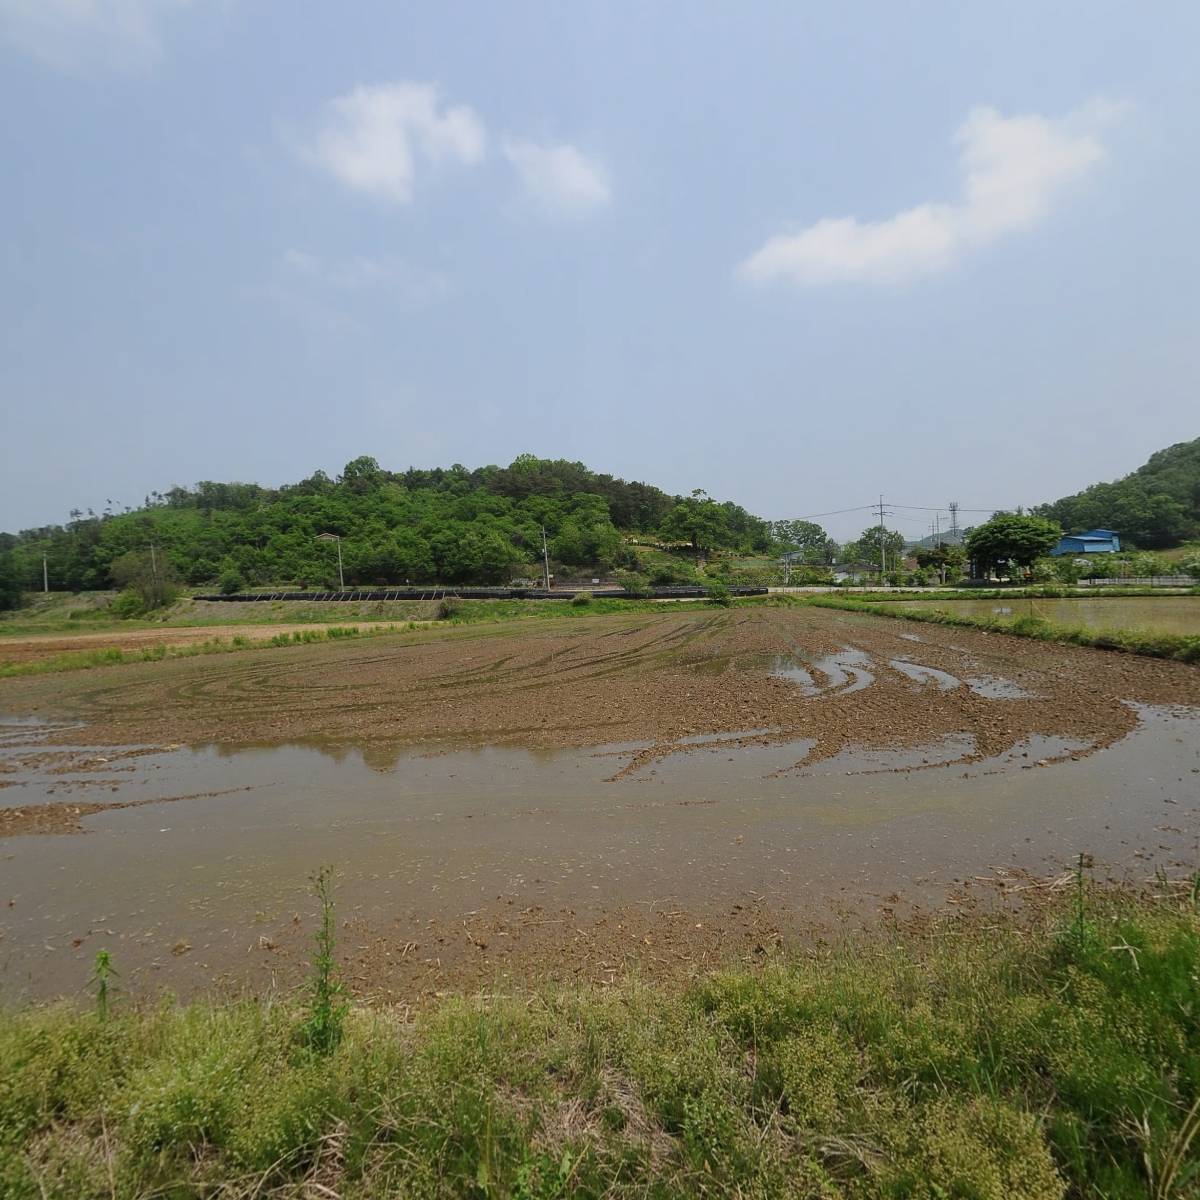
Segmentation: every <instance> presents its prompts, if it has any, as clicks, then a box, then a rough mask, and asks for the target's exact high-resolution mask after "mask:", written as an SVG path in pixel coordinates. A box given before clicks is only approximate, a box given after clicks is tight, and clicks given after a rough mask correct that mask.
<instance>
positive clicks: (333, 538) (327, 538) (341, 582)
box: [317, 533, 346, 592]
mask: <svg viewBox="0 0 1200 1200" xmlns="http://www.w3.org/2000/svg"><path fill="white" fill-rule="evenodd" d="M317 541H318V542H337V555H338V587H339V588H340V589H341V590H342V591H343V592H344V591H345V590H346V577H345V575H343V574H342V539H341V537H340V536H339V535H338V534H336V533H318V534H317Z"/></svg>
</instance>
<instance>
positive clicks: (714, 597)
mask: <svg viewBox="0 0 1200 1200" xmlns="http://www.w3.org/2000/svg"><path fill="white" fill-rule="evenodd" d="M704 591H705V595H707V596H708V602H709V604H713V605H715V606H716V607H717V608H728V607H729V606H730V605H731V604H732V603H733V593H732V592H731V591H730V590H729V589H728V588H727V587H726V586H725V585H724V584H723V583H710V584H709V585H708V587H707V588H705V589H704Z"/></svg>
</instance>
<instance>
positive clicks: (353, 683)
mask: <svg viewBox="0 0 1200 1200" xmlns="http://www.w3.org/2000/svg"><path fill="white" fill-rule="evenodd" d="M614 626H615V627H614ZM914 629H916V630H919V633H915V632H913V630H914ZM789 661H790V662H792V663H793V664H795V665H794V667H793V669H792V671H791V672H790V674H792V676H793V677H792V678H788V677H787V674H788V673H789V672H786V671H785V672H781V670H780V668H779V664H780V663H781V662H784V663H786V662H789ZM797 672H798V673H799V674H798V675H797ZM797 678H800V679H801V680H806V681H807V682H804V683H798V682H797ZM984 679H987V680H992V681H994V682H995V683H996V685H997V686H998V687H999V689H1000V694H999V695H995V694H993V695H985V694H980V693H979V691H977V690H976V688H975V686H974V685H975V684H978V683H979V682H981V680H984ZM1005 689H1007V694H1005ZM1131 702H1132V703H1150V704H1164V703H1166V704H1181V705H1189V706H1191V705H1197V704H1200V671H1197V670H1196V668H1195V667H1193V666H1187V665H1184V664H1177V663H1170V662H1161V661H1156V660H1151V659H1145V658H1135V657H1133V656H1127V655H1117V654H1111V653H1105V652H1103V651H1096V650H1088V649H1084V648H1080V647H1073V646H1057V645H1049V644H1046V643H1039V642H1031V641H1028V640H1025V639H1020V638H1016V637H1009V636H1006V635H1003V634H988V633H982V632H975V631H972V630H962V629H949V628H941V627H937V626H929V625H917V626H910V625H909V624H908V623H906V622H902V621H884V620H880V619H878V618H874V617H869V616H859V615H857V614H844V613H839V612H834V611H831V610H825V609H815V608H814V609H774V608H768V607H763V608H739V609H733V610H729V611H720V612H715V613H714V612H712V611H711V610H688V611H686V612H672V613H669V614H661V615H660V614H657V613H656V614H653V615H649V616H647V615H644V614H638V615H636V616H630V617H624V616H621V617H597V618H583V619H570V620H563V621H555V622H546V623H540V622H539V623H538V625H537V626H532V625H527V626H519V625H515V626H507V627H506V626H499V627H489V628H487V629H486V630H480V629H479V628H478V627H465V628H457V629H450V630H445V631H441V630H438V631H436V632H433V631H428V632H427V631H421V632H419V633H415V634H414V633H409V634H398V635H396V636H395V637H394V638H393V637H390V636H385V637H383V638H381V639H379V640H373V641H372V643H370V644H369V645H365V644H361V643H358V644H355V643H353V642H347V643H334V644H317V645H311V646H304V645H302V646H296V647H288V648H284V649H280V650H277V651H274V652H272V654H270V655H269V656H267V655H261V654H255V653H247V654H245V655H239V654H236V653H234V654H229V655H223V656H221V658H220V659H219V660H214V659H182V660H176V661H165V662H160V663H148V664H135V665H131V666H121V667H114V668H101V669H98V670H94V671H89V672H87V673H86V674H84V673H79V674H65V675H58V676H53V677H42V678H32V679H14V680H7V681H3V682H2V683H0V711H3V712H11V713H13V714H15V715H22V716H25V715H29V714H31V713H36V714H38V715H39V716H44V717H46V718H53V719H60V718H65V719H67V720H70V721H72V722H78V723H79V727H72V728H70V729H64V730H60V731H58V732H56V733H52V734H51V735H49V737H48V739H47V740H48V742H49V743H50V744H53V743H55V742H58V743H61V744H67V743H75V744H80V745H109V746H120V745H133V744H143V745H144V744H152V743H163V742H170V743H182V744H198V743H205V744H208V743H215V744H221V745H228V746H245V745H263V744H279V743H286V742H290V741H307V740H324V741H328V742H330V743H337V742H339V741H340V742H345V743H347V744H364V743H368V744H369V743H391V744H396V745H403V746H410V747H425V748H429V749H438V748H445V747H453V746H461V745H472V744H476V745H508V746H524V747H531V748H557V747H588V746H598V745H603V744H614V743H621V744H634V745H636V749H634V750H632V751H631V752H630V758H629V761H628V762H627V763H626V765H625V766H624V767H623V768H622V770H621V771H620V772H619V773H620V774H627V773H629V772H630V771H636V770H642V769H646V768H653V765H654V763H655V762H656V761H657V760H659V759H662V758H665V757H668V756H670V755H673V754H677V753H687V752H689V750H691V749H693V748H700V747H699V746H696V745H695V744H694V743H695V742H696V740H697V739H704V740H705V741H707V742H708V743H709V744H717V745H730V746H743V745H770V744H777V743H783V742H799V741H802V740H806V741H809V742H811V743H812V745H811V747H810V748H809V749H808V750H807V752H806V753H805V754H804V755H803V756H802V757H798V759H797V761H796V763H795V769H800V768H803V767H805V766H811V765H813V764H815V763H819V762H822V761H825V760H828V759H830V758H833V757H835V756H836V755H838V754H839V753H841V752H842V751H844V750H845V749H846V748H847V747H849V746H857V747H865V748H892V749H905V748H912V747H916V746H920V745H926V744H929V743H931V742H936V741H937V740H938V739H944V738H946V737H948V736H956V737H961V738H965V739H967V740H969V742H970V744H971V749H970V750H969V752H968V753H966V754H965V755H963V756H962V757H961V760H960V761H963V762H975V761H979V760H982V759H985V758H991V757H995V756H997V755H1000V754H1002V753H1004V752H1005V751H1007V750H1009V749H1011V748H1012V747H1013V746H1014V745H1016V744H1017V743H1018V742H1020V741H1021V740H1023V739H1026V738H1028V737H1030V736H1033V735H1045V736H1053V737H1060V738H1065V739H1070V740H1072V741H1073V742H1076V743H1080V744H1081V745H1082V746H1083V747H1085V748H1084V749H1083V750H1078V751H1075V752H1074V753H1076V754H1081V753H1087V752H1090V751H1091V750H1093V749H1097V748H1100V747H1103V746H1108V745H1111V744H1112V743H1113V742H1115V741H1117V740H1118V739H1120V738H1121V737H1123V736H1125V735H1126V734H1127V733H1129V732H1130V731H1131V730H1132V729H1133V728H1134V727H1135V726H1136V723H1137V717H1136V714H1135V712H1134V710H1133V708H1132V707H1131ZM0 774H2V772H0Z"/></svg>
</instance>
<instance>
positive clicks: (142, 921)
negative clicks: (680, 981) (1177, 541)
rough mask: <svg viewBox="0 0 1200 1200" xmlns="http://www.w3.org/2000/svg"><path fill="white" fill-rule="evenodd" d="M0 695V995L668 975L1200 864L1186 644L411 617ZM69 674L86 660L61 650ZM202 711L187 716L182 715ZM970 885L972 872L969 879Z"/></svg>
mask: <svg viewBox="0 0 1200 1200" xmlns="http://www.w3.org/2000/svg"><path fill="white" fill-rule="evenodd" d="M222 658H223V659H224V660H225V661H214V660H180V661H178V662H174V663H172V662H166V663H154V664H145V665H136V666H128V667H119V668H107V669H104V670H101V671H94V672H86V673H82V672H81V673H73V674H71V675H69V676H65V675H64V676H60V677H54V678H50V677H45V678H41V679H37V680H29V681H9V683H10V685H11V686H6V687H5V688H4V689H3V690H2V691H0V711H5V712H7V713H8V714H9V715H8V716H7V717H6V718H5V719H4V721H3V723H2V724H0V835H3V836H0V995H2V996H3V997H6V998H15V997H25V996H35V997H44V996H52V995H58V994H77V993H78V992H79V989H80V988H81V987H82V986H83V985H84V983H85V982H86V979H87V976H88V966H89V963H90V961H91V959H92V957H93V956H94V954H95V951H96V950H97V949H99V948H101V947H106V948H108V949H109V950H110V951H111V952H112V953H113V955H114V958H115V960H116V962H117V964H118V967H119V969H121V970H122V971H123V986H125V987H127V988H128V989H130V990H131V991H137V992H142V991H149V990H153V989H155V988H157V987H168V988H170V989H173V990H176V991H180V992H183V993H190V992H194V991H197V990H203V989H205V988H208V987H210V986H212V985H214V984H222V985H224V986H231V985H232V986H243V985H244V986H248V987H251V988H254V989H261V988H265V987H272V986H281V987H283V986H291V985H292V984H294V983H295V982H296V980H297V978H298V977H299V975H300V973H301V971H302V967H303V959H304V956H305V954H306V953H307V947H308V943H309V937H310V934H311V928H312V902H311V899H310V897H309V896H308V894H307V891H306V880H307V877H308V876H309V875H310V874H311V873H312V872H313V871H314V870H315V869H316V868H317V867H318V866H320V865H322V864H325V863H329V864H332V865H333V866H334V867H335V868H336V869H337V871H338V872H339V884H338V896H339V917H340V918H341V920H342V922H343V926H342V935H341V946H342V951H343V954H344V956H345V958H346V963H347V971H348V974H349V977H350V981H351V983H352V984H353V985H354V987H355V988H356V990H357V991H359V992H360V993H361V994H364V995H369V996H378V997H384V998H388V999H391V1000H398V1001H403V1002H410V1003H411V1002H417V1001H419V1000H420V998H421V997H422V996H427V995H430V994H433V993H436V992H438V991H442V990H446V989H448V988H457V987H462V986H483V987H491V986H505V985H506V984H508V983H511V982H513V981H515V980H520V979H525V978H531V977H535V978H546V977H563V978H570V979H579V978H584V979H589V980H592V981H594V982H598V983H604V982H606V981H608V980H610V979H612V978H614V977H615V976H616V975H618V974H620V973H622V972H623V971H626V970H630V969H634V970H639V971H644V972H658V971H670V970H690V969H695V968H696V967H698V966H702V965H705V964H710V963H713V962H716V961H720V960H722V959H725V958H728V957H730V956H752V955H757V954H762V953H766V952H768V951H769V950H770V949H771V948H772V947H774V946H775V945H778V944H780V943H781V942H788V941H790V940H792V939H794V938H796V937H804V936H808V935H811V934H812V933H813V932H814V931H820V932H823V933H826V934H828V933H829V932H830V931H831V930H835V929H836V928H837V927H838V926H839V923H840V922H842V921H845V920H849V921H850V922H852V923H853V922H859V921H862V920H872V919H877V918H878V916H879V915H880V914H881V913H882V914H884V915H891V914H898V915H903V914H907V913H911V912H914V911H918V910H922V909H928V908H931V907H935V906H939V905H945V904H946V903H947V902H955V901H962V900H963V899H964V898H969V896H970V893H971V891H972V888H976V889H978V888H981V887H984V886H989V887H992V889H993V890H996V889H997V888H998V889H999V891H1000V892H1001V893H1004V892H1011V893H1014V894H1017V893H1019V890H1020V889H1021V888H1022V887H1024V886H1027V881H1026V878H1025V873H1027V872H1031V873H1033V874H1036V875H1045V874H1047V873H1054V872H1056V871H1058V870H1060V869H1061V868H1062V867H1063V866H1064V864H1066V863H1067V862H1068V861H1069V860H1070V859H1071V858H1072V856H1073V855H1075V854H1077V853H1079V852H1081V851H1086V852H1087V853H1090V854H1093V855H1094V856H1095V857H1096V858H1097V860H1098V861H1099V862H1101V863H1103V864H1106V865H1107V868H1108V869H1109V870H1111V871H1112V872H1113V873H1115V874H1117V875H1120V876H1123V877H1128V878H1132V879H1144V878H1147V877H1150V876H1151V875H1152V874H1153V872H1154V871H1155V870H1156V869H1160V868H1161V869H1163V870H1167V871H1169V872H1173V873H1177V872H1179V871H1183V870H1193V869H1195V867H1196V866H1197V865H1200V859H1198V857H1197V846H1198V840H1197V839H1198V836H1200V822H1198V820H1197V818H1198V816H1200V682H1198V681H1200V671H1197V669H1196V668H1194V667H1188V666H1184V665H1183V664H1167V663H1156V662H1153V661H1151V660H1145V659H1134V658H1131V657H1130V656H1123V655H1114V654H1107V655H1106V654H1103V653H1101V652H1098V651H1091V650H1084V649H1081V648H1077V647H1054V646H1045V645H1043V644H1041V643H1030V642H1028V641H1022V640H1020V639H1015V638H1008V637H1004V636H996V635H987V634H981V633H977V632H974V631H967V630H958V629H954V630H951V629H947V628H943V627H936V626H911V627H906V624H905V623H904V622H900V621H895V620H885V619H875V618H866V617H861V616H858V615H853V616H851V615H847V614H840V613H833V612H830V611H829V610H816V609H814V610H807V611H803V612H791V611H786V610H785V611H772V610H768V609H764V610H759V611H754V610H746V611H743V610H735V611H734V612H733V613H732V614H727V613H721V614H713V613H711V612H707V611H704V612H702V611H694V612H691V613H688V614H686V615H670V616H666V617H661V616H658V615H655V616H652V617H644V616H641V617H632V616H631V617H624V616H622V617H618V618H605V619H594V618H589V619H586V620H572V621H564V622H553V623H546V625H544V626H539V627H538V628H536V629H532V628H529V627H524V628H518V627H510V628H507V629H505V628H500V629H497V630H490V631H486V632H484V633H482V634H481V633H479V632H478V631H472V632H470V633H468V634H466V635H461V636H460V635H457V634H449V635H448V634H441V635H435V634H434V633H431V632H429V631H421V632H419V633H416V634H411V635H404V636H399V635H398V636H397V637H396V638H395V639H391V638H382V639H377V640H375V641H373V643H372V644H371V645H343V646H338V645H327V646H304V647H295V648H286V649H279V650H274V651H259V652H247V653H246V654H237V655H228V656H222ZM84 675H86V676H87V677H88V678H83V676H84ZM213 730H216V731H218V732H219V736H216V737H214V736H211V734H212V731H213ZM984 881H990V883H989V884H986V885H985V882H984Z"/></svg>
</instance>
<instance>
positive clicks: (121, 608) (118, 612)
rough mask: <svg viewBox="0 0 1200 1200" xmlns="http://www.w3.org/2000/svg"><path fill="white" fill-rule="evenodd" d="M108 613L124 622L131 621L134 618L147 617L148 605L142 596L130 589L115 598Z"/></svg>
mask: <svg viewBox="0 0 1200 1200" xmlns="http://www.w3.org/2000/svg"><path fill="white" fill-rule="evenodd" d="M108 611H109V612H110V613H112V615H113V616H114V617H120V618H121V619H122V620H131V619H132V618H134V617H140V616H144V615H145V612H146V604H145V601H144V600H143V599H142V597H141V595H140V594H139V593H138V592H137V591H135V590H134V589H133V588H131V587H130V588H126V589H125V590H124V591H123V592H120V593H118V594H117V595H116V596H114V597H113V601H112V603H111V604H110V605H109V606H108Z"/></svg>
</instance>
